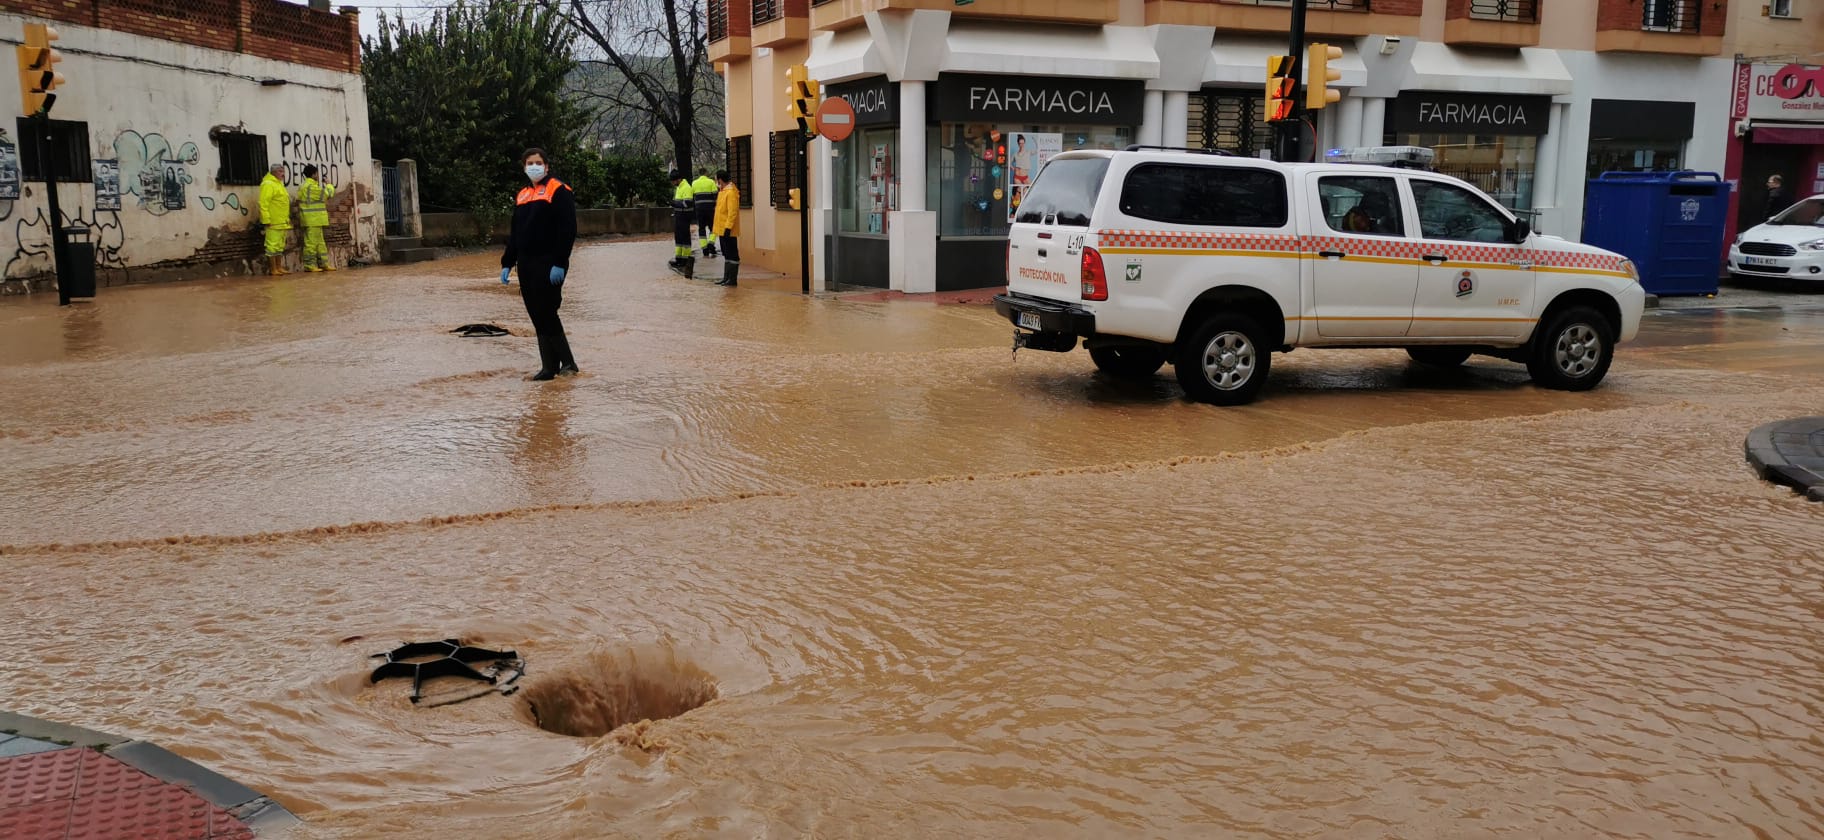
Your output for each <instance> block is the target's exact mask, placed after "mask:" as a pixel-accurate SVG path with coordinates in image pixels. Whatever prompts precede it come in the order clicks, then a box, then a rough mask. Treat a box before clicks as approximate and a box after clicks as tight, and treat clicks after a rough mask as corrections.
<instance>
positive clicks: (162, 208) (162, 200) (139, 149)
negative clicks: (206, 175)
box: [114, 129, 202, 216]
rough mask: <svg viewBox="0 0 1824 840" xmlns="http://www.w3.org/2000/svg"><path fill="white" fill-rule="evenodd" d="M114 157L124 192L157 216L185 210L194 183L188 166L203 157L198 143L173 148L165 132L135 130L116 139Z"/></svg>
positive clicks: (127, 131) (141, 206) (126, 132)
mask: <svg viewBox="0 0 1824 840" xmlns="http://www.w3.org/2000/svg"><path fill="white" fill-rule="evenodd" d="M114 156H115V158H116V159H117V160H119V161H120V190H121V193H122V194H123V195H132V196H135V197H137V198H138V199H139V206H140V208H141V209H144V210H146V211H147V212H149V213H151V214H152V215H155V216H163V215H164V214H166V213H169V212H171V211H172V210H182V209H184V197H185V193H186V192H187V189H186V187H187V185H189V184H191V183H194V179H193V178H192V177H191V176H190V170H189V167H192V166H195V165H197V163H198V162H199V161H201V160H202V153H201V151H200V150H198V149H197V146H196V144H195V143H185V144H183V145H182V146H177V147H173V146H172V145H171V141H169V140H166V139H165V138H164V136H163V135H159V134H140V133H139V132H137V131H134V130H132V129H128V130H126V131H123V132H121V133H120V134H119V135H118V136H116V137H115V138H114Z"/></svg>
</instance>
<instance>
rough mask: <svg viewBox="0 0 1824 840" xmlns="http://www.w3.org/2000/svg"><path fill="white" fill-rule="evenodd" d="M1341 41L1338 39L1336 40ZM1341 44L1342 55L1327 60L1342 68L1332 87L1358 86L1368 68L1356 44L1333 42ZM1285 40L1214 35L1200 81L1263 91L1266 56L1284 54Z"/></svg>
mask: <svg viewBox="0 0 1824 840" xmlns="http://www.w3.org/2000/svg"><path fill="white" fill-rule="evenodd" d="M1339 40H1340V39H1339ZM1331 46H1335V47H1340V48H1342V50H1343V57H1342V58H1339V59H1337V60H1335V61H1332V62H1330V66H1331V67H1332V68H1335V69H1337V70H1341V71H1342V73H1343V77H1342V78H1341V79H1339V80H1337V81H1336V82H1335V83H1333V84H1332V85H1331V87H1339V88H1352V87H1360V86H1361V85H1362V84H1364V83H1365V82H1366V81H1367V79H1368V71H1367V69H1366V68H1365V67H1364V66H1363V65H1362V56H1361V54H1359V53H1357V52H1356V51H1355V44H1353V43H1351V42H1349V41H1346V40H1344V41H1341V43H1333V44H1331ZM1285 53H1286V39H1285V38H1284V37H1279V38H1246V37H1236V36H1223V35H1218V36H1216V41H1215V43H1213V44H1211V46H1210V54H1209V62H1208V63H1207V64H1205V65H1204V69H1203V83H1204V84H1206V85H1251V86H1253V87H1257V88H1261V89H1262V90H1265V85H1266V83H1267V58H1268V57H1269V56H1275V55H1285Z"/></svg>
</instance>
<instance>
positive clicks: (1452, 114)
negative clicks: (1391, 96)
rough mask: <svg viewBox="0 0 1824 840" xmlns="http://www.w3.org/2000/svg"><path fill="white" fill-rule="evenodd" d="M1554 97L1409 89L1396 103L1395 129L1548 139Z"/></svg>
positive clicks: (1408, 132) (1427, 132) (1407, 132)
mask: <svg viewBox="0 0 1824 840" xmlns="http://www.w3.org/2000/svg"><path fill="white" fill-rule="evenodd" d="M1551 112H1552V98H1551V97H1550V96H1520V95H1504V94H1492V93H1445V92H1442V91H1429V90H1409V91H1406V92H1404V93H1401V94H1400V97H1399V98H1398V99H1396V100H1394V114H1393V119H1394V130H1395V131H1397V132H1399V133H1401V134H1419V133H1425V134H1497V135H1510V136H1511V135H1530V136H1534V137H1540V136H1544V135H1545V132H1546V128H1547V126H1548V125H1549V123H1550V120H1551Z"/></svg>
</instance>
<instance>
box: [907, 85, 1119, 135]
mask: <svg viewBox="0 0 1824 840" xmlns="http://www.w3.org/2000/svg"><path fill="white" fill-rule="evenodd" d="M934 94H935V95H934V97H933V102H932V106H931V118H932V119H933V120H936V121H938V122H980V123H1010V122H1011V123H1051V124H1068V125H1122V126H1133V125H1139V124H1140V109H1141V104H1142V102H1143V101H1144V100H1145V98H1146V85H1145V83H1144V82H1142V81H1140V80H1138V79H1092V78H1072V77H1062V76H989V75H974V74H962V73H946V74H944V75H942V76H940V77H938V80H937V84H936V85H935V86H934Z"/></svg>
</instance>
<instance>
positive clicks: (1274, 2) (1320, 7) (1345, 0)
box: [1219, 0, 1371, 12]
mask: <svg viewBox="0 0 1824 840" xmlns="http://www.w3.org/2000/svg"><path fill="white" fill-rule="evenodd" d="M1219 2H1222V3H1233V4H1235V5H1239V6H1290V5H1292V0H1219ZM1369 2H1370V0H1307V4H1306V8H1308V9H1310V10H1312V11H1318V12H1366V11H1371V10H1370V9H1369V7H1368V4H1369Z"/></svg>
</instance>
